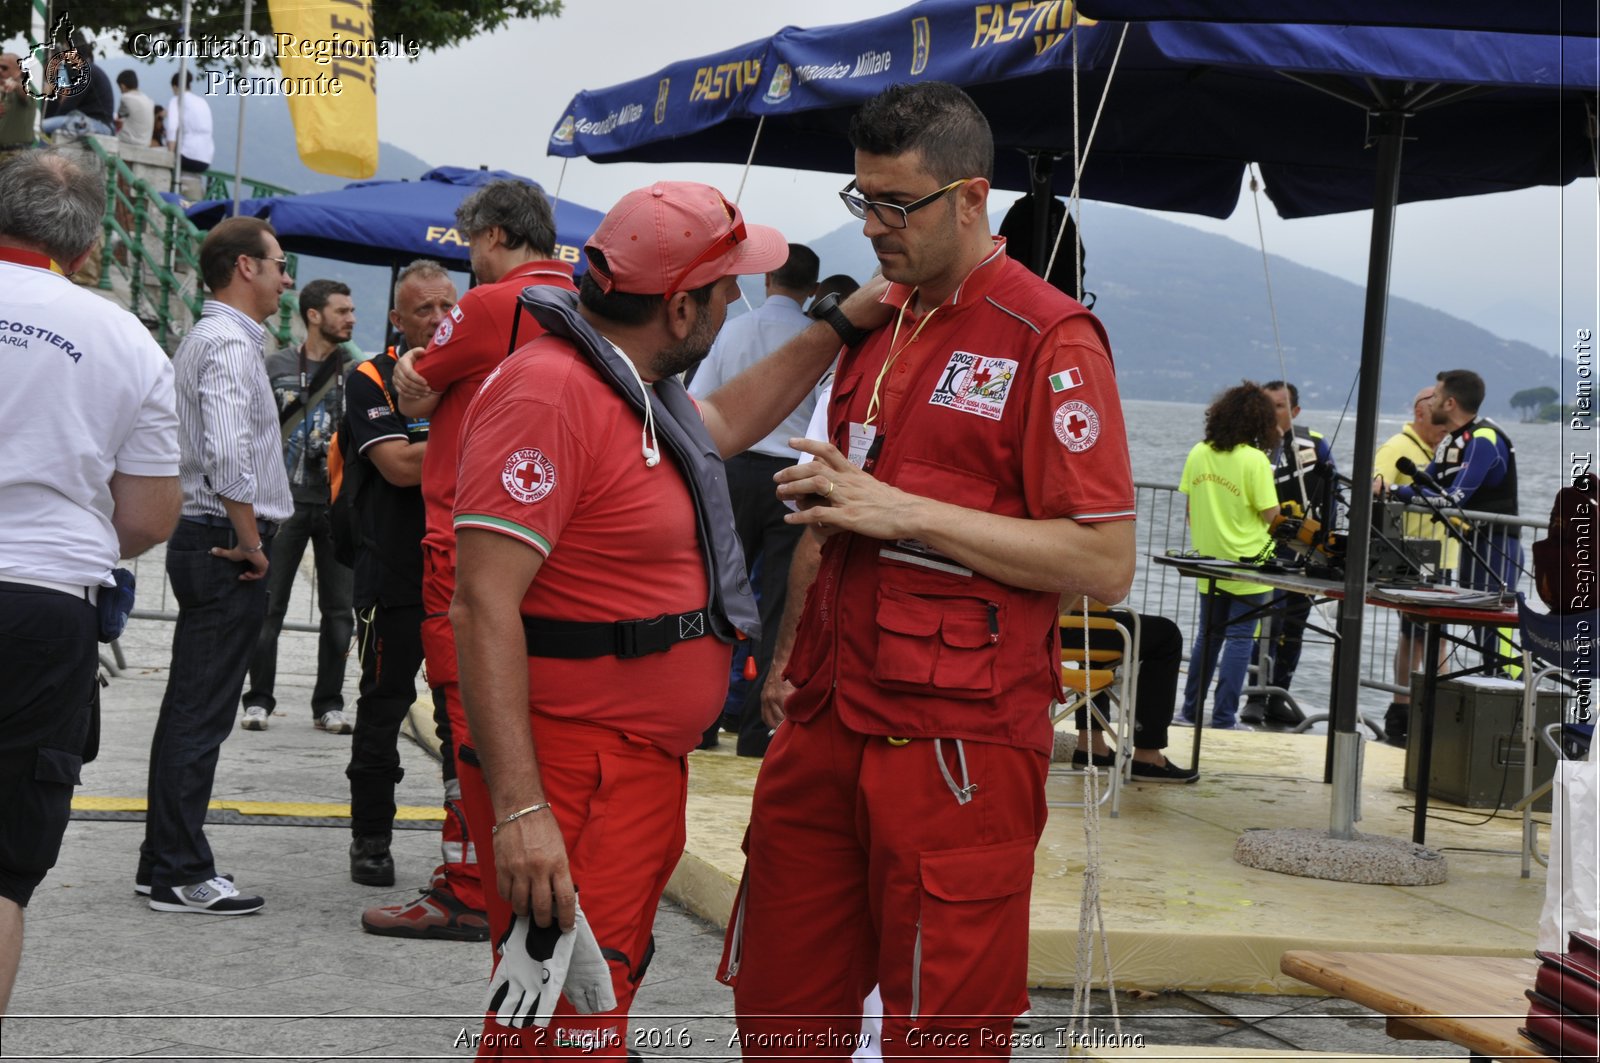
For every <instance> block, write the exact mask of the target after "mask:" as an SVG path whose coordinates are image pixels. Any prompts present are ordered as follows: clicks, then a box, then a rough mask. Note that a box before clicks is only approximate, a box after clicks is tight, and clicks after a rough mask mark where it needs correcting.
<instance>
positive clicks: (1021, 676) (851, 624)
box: [785, 259, 1111, 755]
mask: <svg viewBox="0 0 1600 1063" xmlns="http://www.w3.org/2000/svg"><path fill="white" fill-rule="evenodd" d="M981 268H982V267H980V269H981ZM991 268H996V269H998V270H999V272H998V273H997V274H996V275H995V276H994V277H993V278H992V279H990V278H984V279H983V280H982V281H979V282H978V283H977V284H976V285H974V284H973V279H972V278H969V281H968V285H972V286H973V287H976V288H978V289H979V290H978V291H976V292H975V293H973V294H967V295H965V297H964V298H963V297H961V296H958V297H957V300H956V301H954V302H947V303H946V304H945V305H943V306H941V307H940V308H939V310H938V317H936V318H934V319H933V321H930V322H929V326H930V328H929V331H930V332H933V331H934V330H933V329H932V325H933V324H934V323H936V322H937V321H938V318H939V317H943V318H945V320H944V321H943V323H942V324H943V326H944V329H941V330H939V333H940V334H942V335H943V336H944V337H945V338H944V339H943V340H941V341H939V342H938V343H930V344H928V345H927V347H926V348H925V349H923V350H921V351H920V352H915V353H914V352H913V351H906V352H905V353H904V354H902V355H901V357H916V358H918V359H919V360H920V362H919V364H917V365H915V366H914V367H912V368H910V369H909V372H910V373H911V377H910V380H909V383H908V386H907V389H906V391H905V392H904V396H903V398H902V399H901V401H900V402H899V403H898V404H897V405H896V406H894V407H891V408H890V409H888V410H887V411H886V412H885V414H884V415H883V416H882V417H881V418H880V424H879V428H880V432H881V433H882V436H883V443H882V447H881V450H880V451H879V453H878V455H877V459H876V463H875V464H874V465H873V466H872V467H871V469H870V470H869V471H871V472H872V474H873V475H874V476H875V477H877V478H878V479H879V480H882V481H883V482H885V483H888V484H892V485H893V486H895V487H898V488H900V489H901V490H903V491H908V492H910V493H912V494H916V495H922V496H925V497H928V498H934V499H938V500H940V501H943V502H949V503H951V504H954V505H957V506H962V507H965V508H968V509H976V510H980V511H983V512H988V513H996V514H1000V515H1003V516H1009V517H1024V518H1026V517H1030V516H1033V514H1030V513H1029V512H1028V509H1027V502H1026V499H1025V497H1024V488H1023V448H1024V447H1025V446H1026V445H1027V443H1028V438H1027V437H1025V435H1024V431H1023V429H1024V425H1023V422H1024V420H1025V418H1024V414H1025V413H1026V403H1025V402H1024V401H1023V399H1024V396H1023V395H1022V394H1016V395H1012V396H1010V397H1009V398H1008V401H1007V402H1006V404H1005V406H1004V408H1003V411H1002V415H1001V417H1000V419H999V420H991V419H990V418H989V417H986V416H979V415H975V414H973V413H970V412H965V411H962V410H957V409H951V408H948V407H944V406H940V405H936V404H934V403H932V402H930V401H929V400H930V397H931V396H933V395H934V394H935V390H936V389H938V388H939V387H941V384H942V382H943V379H944V377H945V376H946V375H947V370H948V369H949V368H950V361H951V358H952V356H953V354H954V352H955V351H956V350H958V349H960V348H961V347H962V344H963V338H965V341H966V344H967V346H968V347H973V348H974V349H977V350H980V351H986V352H991V353H992V354H994V355H995V356H1002V357H1005V358H1008V359H1011V358H1014V359H1016V360H1017V363H1018V364H1017V370H1016V375H1015V377H1014V379H1013V381H1012V383H1013V386H1015V387H1016V388H1018V389H1019V391H1020V389H1021V388H1022V387H1025V386H1028V382H1030V381H1034V380H1035V379H1036V376H1035V365H1036V359H1038V358H1041V357H1048V356H1049V353H1050V352H1048V351H1045V350H1042V349H1041V341H1042V340H1045V339H1048V338H1052V336H1053V332H1054V330H1055V329H1056V327H1057V326H1058V325H1059V324H1060V323H1061V322H1063V321H1065V320H1067V319H1068V318H1071V317H1076V316H1083V317H1087V318H1088V320H1089V321H1090V322H1092V323H1093V327H1094V330H1095V333H1096V335H1097V336H1098V337H1099V339H1100V342H1101V343H1102V344H1103V345H1104V347H1105V350H1107V351H1109V350H1110V349H1111V348H1110V343H1109V342H1108V341H1107V340H1106V337H1105V332H1104V330H1103V329H1102V328H1101V326H1100V323H1099V322H1098V321H1097V320H1096V319H1095V318H1094V316H1093V315H1092V314H1090V313H1089V311H1087V310H1086V309H1084V307H1083V306H1082V305H1081V304H1080V303H1078V302H1077V301H1076V300H1073V299H1070V298H1068V297H1066V296H1064V295H1062V294H1061V293H1060V292H1058V291H1057V290H1056V289H1054V288H1052V287H1050V286H1049V285H1047V284H1045V283H1044V282H1043V281H1040V280H1039V279H1038V278H1037V277H1035V276H1034V275H1033V274H1032V273H1030V272H1028V270H1027V269H1025V268H1024V267H1023V266H1021V265H1020V264H1018V263H1016V262H1014V261H1011V260H1009V259H1007V260H1005V261H1003V262H1001V263H996V264H994V266H993V267H991ZM964 287H965V286H964ZM996 304H999V305H998V306H997V305H996ZM952 322H959V328H956V329H954V330H953V331H948V332H946V331H945V330H946V329H949V327H950V325H951V324H952ZM910 327H911V325H910V322H909V321H908V322H907V323H906V326H905V328H903V329H902V336H901V338H902V340H904V338H905V336H906V334H907V333H908V332H909V329H910ZM892 332H893V330H892V329H890V328H882V329H879V330H878V331H877V332H875V333H873V335H872V336H871V337H870V338H869V339H868V340H867V341H866V342H865V343H863V344H862V345H861V347H860V348H858V349H855V350H851V351H846V352H845V354H844V357H843V359H842V360H841V363H840V366H839V370H838V372H837V374H836V375H835V377H834V381H835V382H834V389H833V400H832V405H831V406H830V407H829V411H828V425H829V435H830V441H831V442H832V443H833V445H834V446H836V447H838V448H839V449H840V451H841V452H844V453H847V454H848V453H849V426H850V423H851V422H865V420H866V417H867V409H868V404H869V402H870V401H871V397H872V392H873V384H874V381H875V380H876V379H877V377H878V371H879V369H880V367H881V366H882V365H883V363H884V359H885V357H886V355H887V353H888V348H889V344H890V337H891V333H892ZM1038 433H1039V427H1038V426H1034V427H1033V437H1032V445H1033V446H1039V445H1040V440H1039V438H1038ZM1045 435H1046V436H1047V437H1049V428H1048V426H1046V427H1045ZM1051 445H1055V444H1054V440H1053V437H1051ZM1058 602H1059V596H1058V595H1057V594H1055V593H1053V592H1049V591H1034V590H1023V589H1021V588H1017V587H1012V586H1008V585H1007V584H1004V583H999V582H997V581H995V580H992V579H989V578H988V577H986V576H984V575H982V574H980V573H977V572H972V571H971V570H968V569H965V568H964V567H963V566H961V565H960V564H959V563H958V562H955V561H953V560H951V559H949V558H943V557H941V556H940V555H937V554H932V555H930V554H929V552H928V550H927V548H926V547H924V546H922V545H921V544H919V543H906V542H900V543H894V542H885V541H882V540H877V539H868V538H865V537H863V536H860V535H856V534H853V533H841V534H837V535H834V536H832V537H830V538H829V539H828V541H827V543H826V545H825V546H824V548H823V553H822V566H821V569H820V570H819V572H818V573H817V578H816V581H815V582H814V583H813V584H812V586H811V590H810V592H809V593H808V595H807V597H806V605H805V612H804V614H803V616H802V620H801V623H800V628H799V633H798V636H797V639H796V644H795V648H794V652H793V654H792V655H791V657H790V661H789V668H788V671H787V672H786V677H787V678H788V679H789V680H790V682H792V683H794V684H795V687H796V691H795V694H794V695H793V697H791V698H790V699H789V703H788V705H787V706H786V710H785V711H786V714H787V715H788V716H789V717H790V718H792V719H794V720H795V721H796V722H803V721H805V720H807V719H810V718H811V717H813V716H815V715H816V714H817V713H818V712H819V711H821V710H822V708H823V707H824V706H825V705H827V704H828V703H829V701H830V700H831V701H832V703H833V705H834V708H835V710H836V711H837V712H838V713H839V715H840V718H841V720H842V721H843V722H844V723H845V724H846V726H848V727H850V728H851V729H852V730H854V731H856V732H858V733H861V734H873V735H887V736H893V737H900V738H961V739H970V740H974V741H981V742H997V743H1001V744H1004V745H1009V746H1017V747H1024V748H1032V749H1037V750H1039V751H1041V752H1043V753H1045V754H1047V755H1048V753H1049V752H1050V749H1051V745H1052V740H1053V736H1052V734H1051V724H1050V717H1049V709H1050V704H1051V702H1052V701H1053V700H1055V699H1056V698H1057V697H1058V696H1059V693H1060V689H1061V675H1060V667H1061V666H1060V646H1059V636H1058V634H1057V618H1058V611H1057V606H1058Z"/></svg>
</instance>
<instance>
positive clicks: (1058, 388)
mask: <svg viewBox="0 0 1600 1063" xmlns="http://www.w3.org/2000/svg"><path fill="white" fill-rule="evenodd" d="M1082 386H1083V374H1082V373H1081V372H1079V371H1078V367H1077V366H1073V367H1072V368H1071V369H1068V370H1067V371H1066V372H1065V373H1056V374H1055V375H1053V376H1052V377H1051V378H1050V390H1051V391H1052V392H1057V393H1059V392H1062V391H1071V390H1072V389H1073V388H1078V387H1082Z"/></svg>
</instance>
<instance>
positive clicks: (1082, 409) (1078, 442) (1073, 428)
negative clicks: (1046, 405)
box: [1053, 399, 1100, 454]
mask: <svg viewBox="0 0 1600 1063" xmlns="http://www.w3.org/2000/svg"><path fill="white" fill-rule="evenodd" d="M1053 423H1054V425H1055V430H1056V438H1057V439H1059V440H1061V445H1062V446H1064V447H1066V448H1067V449H1068V450H1070V451H1072V452H1073V453H1074V454H1077V453H1079V452H1081V451H1085V450H1088V449H1089V448H1090V447H1092V446H1094V441H1095V440H1097V439H1099V438H1100V415H1099V414H1098V413H1095V412H1094V407H1093V406H1090V405H1089V404H1088V403H1087V402H1080V401H1079V400H1077V399H1074V400H1073V401H1071V402H1063V403H1062V404H1061V405H1060V406H1057V407H1056V415H1055V418H1054V421H1053Z"/></svg>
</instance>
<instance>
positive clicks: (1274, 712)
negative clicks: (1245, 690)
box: [1239, 697, 1306, 727]
mask: <svg viewBox="0 0 1600 1063" xmlns="http://www.w3.org/2000/svg"><path fill="white" fill-rule="evenodd" d="M1239 718H1240V719H1241V720H1244V722H1245V723H1259V722H1261V721H1258V720H1248V719H1245V717H1244V715H1243V714H1242V713H1241V714H1240V716H1239ZM1265 722H1267V723H1275V724H1281V725H1282V726H1284V727H1299V726H1300V725H1301V724H1303V723H1305V722H1306V714H1305V713H1303V712H1301V711H1300V710H1299V709H1297V708H1295V706H1294V703H1293V702H1291V701H1289V699H1288V698H1283V697H1274V698H1273V699H1272V700H1271V701H1269V702H1267V718H1266V721H1265Z"/></svg>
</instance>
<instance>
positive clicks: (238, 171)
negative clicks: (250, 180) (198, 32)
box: [233, 0, 255, 215]
mask: <svg viewBox="0 0 1600 1063" xmlns="http://www.w3.org/2000/svg"><path fill="white" fill-rule="evenodd" d="M254 6H255V3H254V0H244V29H242V30H240V31H239V39H240V40H241V41H242V40H244V39H245V38H247V37H249V36H250V15H251V9H252V8H253V7H254ZM245 99H246V96H245V94H244V93H242V92H241V93H240V94H239V126H238V129H237V130H236V131H235V132H236V135H235V136H234V138H233V213H234V214H235V215H237V214H238V213H239V191H240V187H241V186H242V185H243V183H244V102H245Z"/></svg>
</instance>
